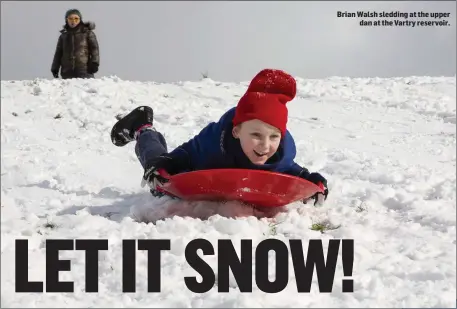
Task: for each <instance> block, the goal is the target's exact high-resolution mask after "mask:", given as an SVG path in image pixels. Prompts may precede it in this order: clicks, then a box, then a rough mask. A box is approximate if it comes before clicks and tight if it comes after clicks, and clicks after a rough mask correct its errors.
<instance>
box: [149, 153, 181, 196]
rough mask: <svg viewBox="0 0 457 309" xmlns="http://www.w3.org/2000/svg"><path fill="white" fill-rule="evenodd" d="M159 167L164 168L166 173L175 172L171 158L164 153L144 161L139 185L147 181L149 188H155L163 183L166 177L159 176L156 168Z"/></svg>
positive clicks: (159, 168) (158, 168)
mask: <svg viewBox="0 0 457 309" xmlns="http://www.w3.org/2000/svg"><path fill="white" fill-rule="evenodd" d="M161 169H163V170H165V171H166V172H167V173H168V174H171V175H172V174H174V172H175V171H174V164H173V159H172V158H171V157H169V156H167V155H166V154H163V155H161V156H158V157H156V158H154V159H152V160H149V161H148V162H146V164H145V167H144V174H143V180H142V182H141V186H143V187H144V185H145V184H146V183H148V184H149V186H150V187H151V189H155V188H156V187H157V186H158V185H163V184H164V183H166V182H167V181H168V179H166V178H165V177H163V176H161V175H160V174H159V172H158V170H161Z"/></svg>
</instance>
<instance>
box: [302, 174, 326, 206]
mask: <svg viewBox="0 0 457 309" xmlns="http://www.w3.org/2000/svg"><path fill="white" fill-rule="evenodd" d="M306 180H308V181H311V182H312V183H314V184H316V185H318V186H319V187H321V189H323V190H324V193H320V192H319V193H316V194H314V195H313V196H312V197H310V198H309V199H306V200H304V201H303V203H305V204H307V203H308V201H309V200H311V199H313V200H314V206H316V205H317V206H322V205H323V204H324V202H325V200H327V196H328V187H327V179H325V178H324V176H322V175H321V174H319V173H311V174H309V176H308V177H307V178H306Z"/></svg>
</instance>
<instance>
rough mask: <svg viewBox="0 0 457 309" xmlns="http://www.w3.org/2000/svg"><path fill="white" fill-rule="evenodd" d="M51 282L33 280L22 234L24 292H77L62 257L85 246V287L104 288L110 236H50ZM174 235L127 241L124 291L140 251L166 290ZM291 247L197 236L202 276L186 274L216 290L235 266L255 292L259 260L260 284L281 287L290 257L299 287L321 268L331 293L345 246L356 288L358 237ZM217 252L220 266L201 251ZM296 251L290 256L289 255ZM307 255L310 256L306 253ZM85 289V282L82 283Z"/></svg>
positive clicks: (153, 284)
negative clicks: (165, 263) (65, 277)
mask: <svg viewBox="0 0 457 309" xmlns="http://www.w3.org/2000/svg"><path fill="white" fill-rule="evenodd" d="M45 244H46V248H45V249H46V263H45V264H46V265H43V266H45V269H46V270H45V273H46V278H43V279H46V280H45V284H43V282H42V281H29V276H28V268H29V267H28V260H29V252H28V240H27V239H16V252H15V253H16V256H15V280H16V282H15V287H16V292H20V293H43V292H46V293H73V292H74V291H75V286H74V282H71V281H60V280H59V272H63V271H71V261H70V260H62V259H59V251H62V250H81V251H84V252H85V264H84V265H85V287H84V289H85V292H86V293H98V291H99V278H98V274H99V251H103V250H104V251H107V250H108V248H109V246H108V239H76V240H75V239H47V240H46V241H45ZM170 247H171V240H169V239H138V240H135V239H125V240H123V241H122V292H123V293H134V292H136V252H137V250H143V251H146V252H147V259H148V260H147V286H148V288H147V291H148V292H150V293H154V292H155V293H159V292H160V291H161V252H162V251H167V250H170ZM289 247H290V251H289V249H288V247H287V245H286V244H285V243H284V242H282V241H280V240H278V239H266V240H263V241H262V242H260V243H259V244H258V245H257V247H256V248H255V250H254V253H253V250H252V240H250V239H243V240H241V248H240V256H238V254H237V251H236V250H235V248H234V246H233V244H232V241H231V240H230V239H221V240H218V246H217V252H215V250H214V247H213V245H212V244H211V242H209V241H208V240H206V239H201V238H200V239H194V240H192V241H190V242H189V243H188V244H187V246H186V248H185V259H186V262H187V263H188V265H189V266H190V267H192V268H193V269H194V270H195V271H196V272H198V273H199V274H200V276H201V278H202V280H201V281H200V282H199V281H198V280H197V277H192V276H186V277H183V280H184V283H185V285H186V287H187V288H188V289H189V290H190V291H192V292H194V293H205V292H208V291H210V290H211V289H212V288H213V287H214V285H215V284H216V281H217V290H218V292H225V293H227V292H229V289H230V283H229V274H230V271H231V272H232V274H233V277H234V278H235V280H236V283H237V285H238V288H239V291H240V292H244V293H251V292H252V281H253V276H252V275H253V261H255V271H254V280H255V283H256V286H257V287H258V288H259V289H260V290H261V291H263V292H265V293H278V292H281V291H282V290H284V289H285V288H286V287H287V285H288V284H289V263H290V260H291V261H292V268H293V271H294V272H295V283H296V286H297V291H298V292H299V293H309V292H310V291H311V284H312V279H313V275H314V269H315V270H316V272H315V273H316V274H315V275H316V276H317V281H318V288H319V291H320V292H321V293H331V292H332V290H333V283H334V277H335V270H336V266H337V261H338V253H339V251H340V248H341V257H342V262H343V274H344V279H343V280H342V292H344V293H352V292H354V282H353V279H351V278H350V277H352V276H353V273H352V272H353V264H354V240H352V239H342V240H340V239H331V240H329V243H328V250H327V253H326V256H327V257H325V254H324V249H323V244H322V240H320V239H312V240H309V244H308V251H307V253H305V252H304V250H303V247H302V240H300V239H291V240H289ZM199 250H201V251H202V252H203V255H215V254H216V255H217V271H215V270H213V269H212V268H211V267H210V266H209V265H208V264H207V263H206V262H205V260H204V259H202V258H201V257H200V256H199V255H198V251H199ZM270 251H273V252H274V253H275V262H274V263H273V264H274V265H275V279H274V280H273V281H271V280H270V278H269V271H271V270H269V253H270ZM289 254H290V257H289ZM305 257H306V259H305ZM78 290H82V287H78Z"/></svg>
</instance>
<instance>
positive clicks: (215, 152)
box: [167, 108, 309, 178]
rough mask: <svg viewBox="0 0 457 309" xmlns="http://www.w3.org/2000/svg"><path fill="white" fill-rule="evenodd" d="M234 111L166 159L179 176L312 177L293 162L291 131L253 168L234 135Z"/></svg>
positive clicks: (232, 109)
mask: <svg viewBox="0 0 457 309" xmlns="http://www.w3.org/2000/svg"><path fill="white" fill-rule="evenodd" d="M234 115H235V108H231V109H230V110H229V111H227V112H226V113H225V114H224V115H223V116H222V117H221V119H220V120H219V121H218V122H211V123H210V124H209V125H207V126H206V127H205V128H204V129H203V130H202V131H201V132H200V133H199V134H198V135H196V136H195V137H194V138H192V139H190V140H189V141H188V142H186V143H184V144H182V145H181V146H179V147H177V148H176V149H174V150H173V151H172V152H171V153H169V154H168V155H167V156H169V157H171V158H173V163H174V164H176V165H178V166H175V167H177V169H178V170H179V172H186V171H194V170H204V169H218V168H246V169H261V170H269V171H273V172H279V173H284V174H289V175H293V176H300V177H303V178H305V177H306V176H308V175H309V172H308V170H307V169H306V168H303V167H301V166H300V165H298V164H297V163H295V162H294V159H295V155H296V148H295V142H294V139H293V137H292V135H291V134H290V133H289V131H287V132H286V136H285V137H284V138H282V139H281V143H280V145H279V148H278V151H277V152H276V153H275V155H273V157H271V158H270V159H269V160H268V161H267V162H266V163H265V164H263V165H255V164H253V163H252V162H251V161H250V160H249V158H248V157H247V156H246V155H245V154H244V152H243V150H242V148H241V145H240V142H239V139H236V138H234V137H233V135H232V128H233V124H232V119H233V117H234Z"/></svg>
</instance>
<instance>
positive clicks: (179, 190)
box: [157, 169, 323, 207]
mask: <svg viewBox="0 0 457 309" xmlns="http://www.w3.org/2000/svg"><path fill="white" fill-rule="evenodd" d="M160 173H161V174H162V176H164V177H165V178H167V179H169V181H168V182H167V183H165V184H164V185H163V186H162V187H160V188H157V190H158V191H161V192H162V193H164V194H167V195H171V196H175V197H178V198H180V199H183V200H189V201H230V200H237V201H241V202H244V203H246V204H253V205H257V206H263V207H280V206H284V205H287V204H289V203H293V202H296V201H299V200H304V199H307V198H310V197H311V196H313V195H314V194H316V193H318V192H323V189H322V188H320V187H319V186H317V185H315V184H314V183H312V182H309V181H307V180H304V179H302V178H299V177H295V176H290V175H285V174H280V173H276V172H269V171H263V170H249V169H213V170H202V171H194V172H187V173H181V174H177V175H173V176H171V175H168V174H166V173H164V172H163V171H161V172H160Z"/></svg>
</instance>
